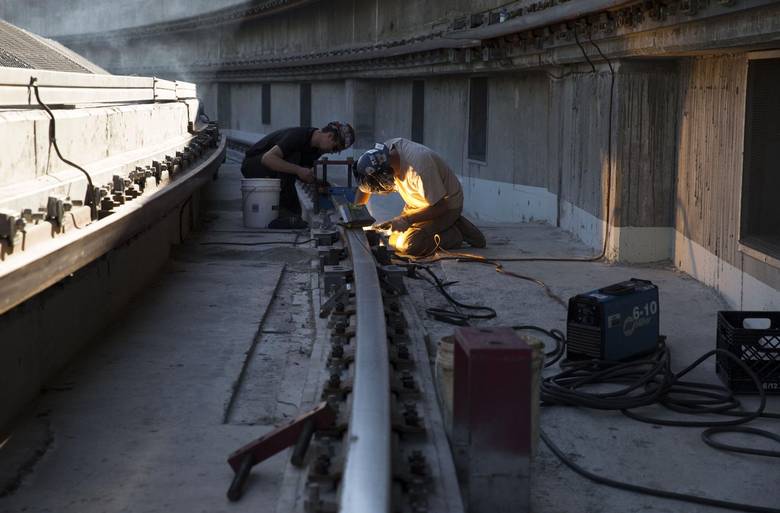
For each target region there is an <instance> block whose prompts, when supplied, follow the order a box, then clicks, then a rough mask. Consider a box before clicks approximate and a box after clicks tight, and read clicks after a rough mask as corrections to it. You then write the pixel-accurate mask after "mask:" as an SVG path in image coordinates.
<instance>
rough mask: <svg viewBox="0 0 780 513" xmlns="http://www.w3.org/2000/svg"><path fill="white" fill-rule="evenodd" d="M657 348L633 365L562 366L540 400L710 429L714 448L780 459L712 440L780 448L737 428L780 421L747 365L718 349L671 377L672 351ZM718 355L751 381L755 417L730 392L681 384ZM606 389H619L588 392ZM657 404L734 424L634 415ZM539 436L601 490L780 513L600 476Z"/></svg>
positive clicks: (600, 362) (763, 433)
mask: <svg viewBox="0 0 780 513" xmlns="http://www.w3.org/2000/svg"><path fill="white" fill-rule="evenodd" d="M659 346H660V347H659V350H658V351H657V352H656V353H655V354H654V355H652V356H651V357H650V358H646V359H640V360H635V361H629V362H612V361H604V360H583V361H575V362H571V361H568V362H564V363H562V364H561V368H562V369H563V370H562V372H560V373H559V374H557V375H554V376H550V377H547V378H545V379H544V380H543V381H542V385H541V398H542V401H543V406H552V405H567V406H581V407H587V408H594V409H601V410H619V411H621V412H622V413H623V414H624V415H625V416H627V417H629V418H631V419H634V420H638V421H640V422H647V423H651V424H656V425H667V426H678V427H709V429H707V430H706V431H704V432H703V433H702V439H703V440H704V442H705V443H707V444H708V445H710V446H712V447H714V448H717V449H721V450H724V451H732V452H740V453H746V454H755V455H761V456H770V457H778V456H780V452H778V451H771V450H763V449H754V448H750V447H740V446H734V445H729V444H724V443H721V442H718V441H715V440H713V439H712V437H713V436H714V435H717V434H719V433H725V432H737V433H743V434H752V435H756V436H761V437H764V438H768V439H770V440H774V441H778V442H780V436H778V435H776V434H774V433H771V432H769V431H765V430H762V429H755V428H749V427H744V426H738V424H745V423H748V422H750V421H752V420H754V419H756V418H758V417H768V418H778V417H780V415H778V414H776V413H768V412H766V411H765V408H766V393H765V392H764V390H763V388H762V387H761V381H760V379H759V378H758V376H757V375H756V374H755V372H753V370H752V369H750V367H749V366H748V365H747V364H746V363H745V362H743V361H742V360H740V359H739V358H738V357H737V356H736V355H734V354H733V353H731V352H729V351H725V350H722V349H714V350H712V351H708V352H707V353H705V354H703V355H702V356H700V357H699V358H697V359H696V360H695V361H694V362H693V363H692V364H690V365H689V366H688V367H686V368H685V369H683V370H682V371H680V372H678V373H673V372H672V371H671V366H670V362H671V356H670V352H669V350H668V348H667V347H666V345H665V344H664V343H663V342H661V343H660V344H659ZM716 354H720V355H722V356H724V357H726V358H729V359H731V360H733V361H734V362H735V363H736V364H737V365H738V366H739V367H740V368H741V369H742V370H743V371H744V372H745V373H746V374H747V375H748V376H749V377H750V379H751V380H752V381H753V383H754V384H755V386H756V389H757V390H758V391H759V396H760V403H759V406H758V408H756V409H755V410H754V411H750V412H746V411H742V410H741V409H738V408H740V407H741V405H740V402H739V400H738V399H737V398H736V397H735V396H734V395H733V394H732V393H731V392H730V391H729V390H728V389H727V388H726V387H722V386H718V385H712V384H709V383H696V382H690V381H684V380H683V379H682V378H684V376H685V375H686V374H688V373H689V372H691V371H692V370H693V369H695V368H696V367H698V366H699V365H701V364H702V363H703V362H704V361H705V360H707V359H708V358H711V357H712V356H714V355H716ZM603 385H609V386H612V387H614V386H619V388H618V389H614V388H613V389H611V390H610V391H606V392H595V391H588V390H587V388H589V387H593V386H603ZM656 404H659V405H662V406H664V407H666V408H667V409H669V410H672V411H675V412H678V413H686V414H697V415H701V414H716V415H724V416H730V417H736V418H733V419H730V420H723V421H720V420H704V421H692V420H669V419H657V418H651V417H647V416H645V415H641V414H638V413H636V412H634V411H631V410H634V409H636V408H641V407H644V406H650V405H656ZM540 436H541V438H542V440H543V441H544V442H545V444H546V445H547V446H548V447H549V448H550V450H551V451H552V452H553V453H554V454H555V455H556V456H557V457H558V458H559V459H560V460H561V461H562V462H563V463H564V464H565V465H566V466H568V467H569V468H571V469H572V470H574V471H575V472H577V473H578V474H580V475H582V476H584V477H586V478H588V479H590V480H592V481H594V482H596V483H599V484H603V485H607V486H611V487H614V488H619V489H622V490H627V491H632V492H637V493H641V494H645V495H653V496H656V497H663V498H667V499H674V500H680V501H684V502H690V503H696V504H704V505H707V506H715V507H720V508H727V509H733V510H738V511H750V512H761V513H780V509H775V508H767V507H762V506H754V505H750V504H743V503H737V502H730V501H722V500H718V499H711V498H708V497H701V496H698V495H692V494H684V493H678V492H670V491H667V490H660V489H656V488H649V487H645V486H639V485H635V484H631V483H625V482H622V481H617V480H614V479H610V478H606V477H604V476H599V475H597V474H594V473H592V472H590V471H588V470H586V469H584V468H582V467H581V466H579V465H578V464H577V463H575V462H573V461H572V460H571V459H570V458H569V457H568V456H567V455H566V454H565V453H564V452H563V451H561V450H560V448H558V447H557V446H556V445H555V444H554V443H553V442H552V440H551V439H550V438H549V437H548V436H547V435H546V434H545V433H544V432H540Z"/></svg>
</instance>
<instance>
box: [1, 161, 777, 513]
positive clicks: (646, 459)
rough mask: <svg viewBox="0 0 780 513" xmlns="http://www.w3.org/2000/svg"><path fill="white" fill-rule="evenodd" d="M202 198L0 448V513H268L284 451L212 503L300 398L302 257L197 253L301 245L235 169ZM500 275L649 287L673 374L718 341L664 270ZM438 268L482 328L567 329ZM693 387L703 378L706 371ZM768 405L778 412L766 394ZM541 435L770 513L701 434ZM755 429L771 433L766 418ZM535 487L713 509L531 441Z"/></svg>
mask: <svg viewBox="0 0 780 513" xmlns="http://www.w3.org/2000/svg"><path fill="white" fill-rule="evenodd" d="M209 198H210V201H211V203H210V204H211V211H210V213H209V215H208V219H207V223H206V226H205V229H204V230H203V231H202V233H201V234H199V235H198V236H196V237H195V238H194V239H191V240H190V241H188V242H187V243H186V244H184V245H182V246H181V247H180V248H179V251H177V253H176V257H175V258H174V259H173V261H171V263H170V265H169V266H168V268H167V269H166V271H165V272H164V273H163V274H162V275H161V276H160V278H159V280H158V281H157V283H156V285H155V286H154V287H152V288H151V289H150V290H149V291H148V292H147V293H146V294H145V295H144V296H142V297H139V298H138V299H137V301H136V302H135V303H134V305H133V306H132V308H130V309H129V311H128V312H127V316H126V317H125V318H124V319H123V320H122V322H120V323H118V324H117V325H116V326H115V327H114V328H112V329H111V330H108V332H106V333H105V335H104V336H103V337H101V340H98V341H96V342H95V344H94V345H93V346H92V347H90V348H89V349H88V350H86V351H85V352H84V353H83V354H82V355H81V357H80V358H78V359H77V361H76V362H74V364H73V365H71V366H70V367H69V368H68V369H66V370H65V371H64V372H63V373H62V375H61V376H60V377H59V378H58V379H57V380H56V381H55V382H53V383H52V384H51V385H50V386H49V387H48V388H47V389H46V393H44V394H43V395H42V396H41V398H40V399H39V400H38V401H37V402H36V403H35V404H34V405H33V407H32V410H31V415H30V416H29V418H28V420H27V421H26V422H25V423H24V424H22V425H20V428H19V429H18V430H17V433H16V434H14V436H13V437H12V438H11V439H10V440H8V441H6V442H5V445H4V446H2V450H1V452H0V455H2V457H3V458H2V462H3V463H2V464H0V478H2V477H5V478H6V482H7V481H8V479H7V478H8V476H9V475H10V477H11V478H15V479H16V485H17V487H16V490H15V491H14V492H13V493H11V494H10V495H8V496H6V497H4V498H0V512H4V513H5V512H7V513H11V512H14V513H16V512H57V513H60V512H62V513H70V512H72V513H92V512H163V511H165V512H201V511H202V512H220V511H273V510H274V504H275V503H276V501H277V498H278V497H279V494H280V493H281V492H280V490H281V489H283V488H284V485H283V483H284V471H285V466H286V460H285V456H284V453H283V454H280V455H278V456H276V457H275V458H273V459H272V460H270V461H268V462H265V463H263V464H261V465H259V466H257V467H255V469H254V470H253V474H252V479H251V482H250V483H249V487H248V491H247V493H246V495H245V497H244V498H243V499H242V500H241V502H239V503H237V504H231V503H228V502H227V500H226V499H225V492H226V490H227V487H228V485H229V483H230V479H231V477H232V472H231V470H230V469H229V467H228V466H227V464H226V463H225V459H226V457H227V455H228V454H229V453H230V452H231V451H232V450H234V449H235V448H237V447H239V446H241V445H242V444H244V443H246V442H247V441H250V440H252V439H254V438H256V437H258V436H260V435H261V434H262V433H264V432H266V431H267V430H269V429H270V428H271V426H273V425H275V424H278V423H280V422H282V421H283V420H284V419H286V418H288V417H289V416H290V415H292V414H294V413H295V412H296V411H297V409H298V405H299V404H300V402H301V394H302V392H303V390H304V389H305V388H306V387H307V386H308V387H311V384H310V383H308V384H307V383H306V382H305V381H306V379H307V378H306V375H307V373H306V367H307V365H308V363H309V357H310V353H311V350H312V343H313V338H314V336H313V333H312V329H313V326H314V320H313V316H312V301H311V300H312V297H311V294H313V293H314V291H313V289H312V286H311V281H310V278H311V274H310V273H311V271H310V269H311V268H310V266H309V261H310V259H311V258H312V257H313V256H314V255H315V254H316V253H314V251H313V250H312V249H308V248H306V247H305V246H304V247H295V248H293V247H290V246H289V245H278V246H274V245H270V246H229V245H224V244H214V245H202V244H201V243H202V242H248V241H271V240H284V241H288V242H292V241H294V240H295V239H296V237H298V235H297V234H294V233H273V234H268V233H259V232H251V231H248V230H246V229H244V228H243V227H242V225H241V217H240V212H239V209H240V193H239V186H238V174H237V168H236V166H232V165H226V166H223V168H222V170H221V171H220V179H219V180H218V181H217V182H215V183H214V184H213V185H212V187H211V192H210V195H209ZM397 203H398V202H397V201H396V200H395V199H394V198H392V197H391V198H384V199H382V200H379V201H376V202H374V205H372V208H373V210H374V213H375V216H376V217H377V218H378V219H380V218H383V217H389V216H390V215H392V210H393V209H394V208H397ZM383 209H384V210H383ZM485 232H486V234H487V237H488V242H489V247H488V248H487V249H485V250H478V251H474V252H475V253H477V252H478V253H480V254H483V255H485V256H494V257H497V256H538V255H546V256H586V255H589V250H588V249H587V248H585V247H584V246H583V245H582V244H581V243H579V242H578V241H576V240H574V239H573V238H571V237H570V236H569V235H568V234H566V233H565V232H562V231H560V230H557V229H555V228H553V227H549V226H545V225H536V224H528V225H515V226H488V227H485ZM506 268H507V269H509V270H512V271H515V272H518V273H521V274H527V275H532V276H534V277H536V278H539V279H542V280H544V281H545V282H546V283H548V284H549V286H550V287H551V288H552V289H553V290H554V291H555V293H556V294H558V295H559V296H561V297H563V298H568V297H569V296H571V295H574V294H576V293H579V292H584V291H588V290H591V289H594V288H597V287H600V286H604V285H609V284H611V283H614V282H617V281H620V280H623V279H626V278H630V277H638V278H646V279H650V280H652V281H653V282H654V283H656V284H657V285H658V286H659V288H660V291H661V301H660V302H661V319H662V321H661V322H662V331H663V333H665V334H667V335H669V341H668V343H669V345H670V347H671V349H672V354H673V358H674V362H675V367H676V368H678V369H679V368H681V367H683V366H684V365H686V364H687V363H688V362H690V361H692V360H693V359H694V358H695V357H696V356H697V355H699V354H700V353H703V352H705V351H706V350H708V349H710V348H712V347H713V345H714V341H715V338H714V337H715V315H716V312H717V310H718V309H722V308H724V304H723V302H722V301H721V300H720V299H719V298H718V296H717V295H716V294H715V293H714V292H713V291H712V290H711V289H709V288H707V287H704V286H702V285H701V284H700V283H698V282H696V281H694V280H692V279H690V278H689V277H687V276H686V275H683V274H680V273H678V272H676V271H674V270H673V269H671V268H668V267H665V266H644V267H628V266H619V265H610V264H604V263H540V262H533V263H519V262H518V263H507V264H506ZM437 269H438V272H440V273H441V274H442V276H443V277H446V279H447V280H455V281H457V284H455V285H453V286H452V287H451V291H452V293H453V294H454V295H455V296H456V297H458V298H459V299H461V300H463V301H465V302H474V303H482V304H487V305H490V306H492V307H494V308H495V309H496V310H497V312H498V317H497V318H496V319H493V320H491V321H485V324H490V325H514V324H526V323H527V324H538V325H541V326H546V327H551V328H552V327H557V328H563V327H564V325H565V311H564V310H563V308H561V307H560V306H559V305H558V304H557V303H555V302H553V301H552V300H551V299H550V298H548V297H547V296H546V295H545V294H544V292H543V291H542V290H541V289H540V288H539V287H538V286H536V285H534V284H532V283H530V282H527V281H522V280H517V279H513V278H509V277H506V276H503V275H499V274H498V273H496V272H495V270H493V269H492V268H491V267H489V266H483V265H476V264H467V263H457V262H452V261H448V262H443V263H441V264H438V265H437ZM407 282H408V286H409V288H410V292H411V294H410V300H411V301H413V302H414V303H415V304H417V305H418V307H420V308H419V310H420V311H422V310H423V308H422V307H423V306H431V305H438V304H441V301H442V300H441V298H440V296H439V295H438V294H437V293H436V292H435V290H434V289H433V288H432V287H431V286H429V285H428V284H425V283H424V282H417V281H411V280H407ZM422 324H423V328H424V329H425V330H426V331H427V333H428V335H429V337H430V339H431V340H433V341H435V340H437V339H438V338H439V337H441V336H443V335H445V334H449V333H450V332H451V331H452V329H453V328H452V327H451V326H449V325H446V324H442V323H439V322H436V321H433V320H430V319H423V321H422ZM695 377H696V378H697V379H700V380H706V381H713V382H714V381H716V378H715V377H714V374H713V364H712V362H708V363H707V364H706V365H704V366H703V368H702V369H701V370H700V371H699V372H697V373H696V376H695ZM746 403H747V404H748V407H750V406H752V405H753V404H754V401H752V400H750V399H748V400H747V401H746ZM769 408H770V409H772V410H775V411H778V410H780V397H778V398H773V399H772V400H771V401H770V404H769ZM541 423H542V428H543V429H544V430H545V431H546V432H547V433H548V434H549V435H550V436H551V437H552V438H553V439H554V440H555V441H556V442H557V443H558V444H559V445H560V447H561V448H562V449H563V450H564V451H565V452H566V453H567V454H569V455H570V456H571V457H572V458H574V459H575V460H576V461H577V462H578V463H579V464H581V465H583V466H584V467H586V468H588V469H591V470H593V471H596V472H599V473H603V474H605V475H607V476H611V477H615V478H619V479H625V480H627V481H630V482H633V483H636V484H644V485H647V486H657V487H661V488H665V489H668V490H674V491H681V492H688V493H696V494H701V495H706V496H709V497H715V498H721V499H728V500H733V501H744V502H748V503H752V504H759V505H765V506H776V505H777V504H778V503H780V490H779V489H778V488H777V464H776V462H775V461H771V460H770V459H769V458H762V457H759V456H749V455H742V456H738V455H732V454H724V453H720V452H717V451H715V450H713V449H710V448H708V447H706V446H705V445H704V444H703V443H702V442H701V441H700V440H699V432H700V430H699V429H678V428H667V427H658V426H651V425H645V424H639V423H636V422H633V421H630V420H628V419H626V418H624V417H623V416H621V415H620V414H619V413H605V412H593V411H587V410H575V409H566V408H552V409H546V410H544V411H543V413H542V421H541ZM754 425H755V426H756V427H765V428H768V429H770V430H774V431H780V429H778V427H777V422H776V421H775V422H772V423H770V422H766V421H759V422H755V423H754ZM749 443H751V444H756V445H765V446H768V443H767V444H764V443H762V442H760V441H755V440H750V441H749ZM36 451H38V453H36ZM19 454H22V455H25V454H26V455H28V456H30V455H32V456H31V457H26V458H25V457H22V458H19V457H18V455H19ZM14 455H17V456H16V457H14ZM12 460H13V461H12ZM14 461H15V462H16V463H14ZM20 467H21V470H20ZM12 480H13V479H12ZM533 483H534V490H533V511H534V512H536V513H547V512H550V513H552V512H562V511H566V512H572V513H575V512H588V513H591V512H593V513H595V512H618V511H620V512H639V511H642V512H649V511H652V512H678V511H686V512H710V511H713V512H714V511H722V510H716V509H713V508H706V507H697V506H692V505H687V504H682V503H679V502H674V501H668V500H661V499H655V498H648V497H643V496H639V495H635V494H631V493H627V492H622V491H617V490H613V489H610V488H605V487H602V486H598V485H594V484H592V483H590V482H588V481H586V480H584V479H583V478H580V477H579V476H577V475H575V474H573V473H572V472H571V471H569V470H568V469H567V468H565V467H563V466H562V464H561V463H560V462H558V460H557V459H556V458H555V456H554V455H552V454H551V453H550V452H549V451H548V450H547V449H546V448H544V447H543V446H541V448H540V451H539V455H538V458H537V460H536V463H535V472H534V476H533Z"/></svg>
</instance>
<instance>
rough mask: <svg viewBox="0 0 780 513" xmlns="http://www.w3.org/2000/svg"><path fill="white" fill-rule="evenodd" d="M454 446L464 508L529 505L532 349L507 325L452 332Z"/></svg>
mask: <svg viewBox="0 0 780 513" xmlns="http://www.w3.org/2000/svg"><path fill="white" fill-rule="evenodd" d="M455 342H456V343H455V348H454V351H455V354H454V367H455V376H454V378H455V379H454V385H453V446H454V447H453V449H454V452H455V462H456V467H457V470H458V474H459V475H460V477H461V482H464V483H466V484H467V487H468V493H467V496H468V499H467V508H468V510H469V511H470V512H473V513H482V512H485V513H487V512H491V513H493V512H507V513H508V512H513V513H522V512H527V511H529V508H530V460H531V445H532V442H531V431H532V400H531V382H532V369H531V360H532V351H531V348H530V347H529V346H528V345H527V344H526V343H525V341H523V340H522V339H520V338H519V337H518V336H517V334H516V333H515V332H514V331H513V330H512V329H511V328H472V327H464V328H458V330H457V331H456V332H455Z"/></svg>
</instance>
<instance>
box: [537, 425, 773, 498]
mask: <svg viewBox="0 0 780 513" xmlns="http://www.w3.org/2000/svg"><path fill="white" fill-rule="evenodd" d="M539 436H540V437H541V439H542V441H543V442H544V443H545V445H547V447H548V448H549V449H550V450H551V451H552V452H553V454H555V455H556V456H557V457H558V459H559V460H561V461H562V462H563V463H564V464H565V465H566V466H567V467H569V468H570V469H572V470H573V471H575V472H576V473H578V474H579V475H581V476H583V477H585V478H587V479H589V480H591V481H593V482H595V483H598V484H602V485H605V486H610V487H612V488H617V489H619V490H626V491H629V492H635V493H641V494H643V495H652V496H654V497H662V498H664V499H672V500H678V501H683V502H692V503H695V504H703V505H705V506H714V507H716V508H725V509H731V510H735V511H748V512H751V513H780V509H777V508H769V507H763V506H753V505H751V504H743V503H740V502H731V501H724V500H719V499H710V498H708V497H700V496H698V495H691V494H687V493H679V492H670V491H668V490H660V489H657V488H650V487H647V486H640V485H635V484H632V483H626V482H623V481H617V480H615V479H610V478H608V477H604V476H600V475H598V474H594V473H593V472H590V471H589V470H586V469H584V468H582V467H581V466H579V465H578V464H577V463H575V462H574V461H572V459H571V458H569V457H568V456H567V455H566V454H565V453H564V452H563V451H562V450H561V449H560V448H559V447H558V446H557V445H555V443H553V441H552V440H551V439H550V437H549V436H547V433H545V432H544V431H542V430H539Z"/></svg>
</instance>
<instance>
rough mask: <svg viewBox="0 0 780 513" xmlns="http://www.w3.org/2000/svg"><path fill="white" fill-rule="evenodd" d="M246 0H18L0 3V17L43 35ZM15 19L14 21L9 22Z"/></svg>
mask: <svg viewBox="0 0 780 513" xmlns="http://www.w3.org/2000/svg"><path fill="white" fill-rule="evenodd" d="M245 2H246V0H187V1H166V2H159V1H157V0H131V1H109V2H94V1H92V0H68V1H67V2H61V1H57V0H19V1H7V2H3V3H1V4H0V18H3V19H5V20H7V21H9V22H10V23H14V24H20V23H17V21H21V22H24V24H23V25H22V26H23V27H24V28H27V29H28V30H32V31H33V32H36V33H38V34H42V35H44V34H45V35H52V36H53V35H62V34H81V33H85V32H102V31H105V30H116V29H121V28H127V27H136V26H141V25H147V24H149V23H158V22H164V21H171V20H175V19H179V18H182V17H188V16H193V15H195V14H197V13H203V12H208V11H212V10H215V9H219V8H222V7H228V6H231V5H236V4H241V3H245ZM12 20H16V21H12Z"/></svg>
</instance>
